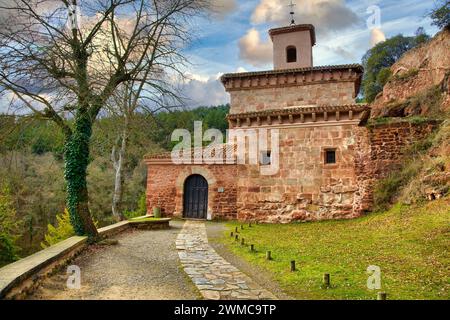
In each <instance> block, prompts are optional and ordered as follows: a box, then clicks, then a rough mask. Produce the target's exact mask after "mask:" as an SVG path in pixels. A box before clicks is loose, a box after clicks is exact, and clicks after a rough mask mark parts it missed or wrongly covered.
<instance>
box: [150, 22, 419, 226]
mask: <svg viewBox="0 0 450 320" xmlns="http://www.w3.org/2000/svg"><path fill="white" fill-rule="evenodd" d="M269 34H270V37H271V39H272V42H273V52H274V55H273V56H274V61H273V64H274V70H268V71H260V72H248V73H235V74H225V75H223V76H222V79H221V80H222V83H223V85H224V87H225V89H226V91H227V92H228V93H229V94H230V96H231V110H230V114H229V115H228V122H229V127H230V129H233V130H237V131H239V130H250V129H254V130H256V131H260V130H262V129H266V130H268V129H269V130H275V129H277V130H278V132H279V153H278V159H276V161H277V162H278V163H277V165H278V166H279V170H277V171H276V173H274V174H271V175H266V174H262V170H261V169H262V167H264V166H267V165H269V164H271V162H272V161H275V159H274V157H273V152H274V150H271V148H272V143H271V142H270V139H268V140H269V143H268V145H269V147H265V149H262V148H261V146H260V145H259V147H258V148H259V149H258V154H259V155H260V159H259V160H260V161H258V162H257V163H256V164H255V163H253V164H252V163H250V162H247V163H245V164H241V163H239V162H238V161H237V160H236V159H235V160H234V161H226V162H225V163H218V164H217V163H216V164H206V163H204V162H203V163H199V164H196V162H195V161H192V163H187V164H175V163H174V162H173V161H172V159H171V153H166V154H159V155H156V156H148V157H147V158H146V159H145V161H146V164H147V165H148V182H147V206H148V212H149V213H151V212H152V208H154V207H159V208H161V211H162V212H163V215H166V216H176V217H184V218H194V219H208V220H210V219H239V220H248V221H260V222H283V223H284V222H291V221H296V220H299V221H312V220H325V219H346V218H354V217H358V216H360V215H361V214H362V213H363V212H364V211H365V210H367V209H369V208H370V205H371V192H370V186H371V184H372V182H373V181H372V180H371V179H372V178H374V177H375V176H377V174H378V175H380V174H381V172H382V171H383V170H384V169H383V168H386V167H389V165H391V162H390V160H389V159H391V158H392V157H393V156H392V155H390V154H389V152H388V153H386V154H385V153H383V152H381V153H380V152H378V151H377V150H378V149H377V144H379V143H381V142H380V141H381V140H384V142H382V143H383V145H384V144H386V143H387V144H390V145H391V146H392V148H391V149H392V150H394V151H392V153H393V154H396V151H395V150H397V146H400V145H404V144H405V143H407V142H406V140H405V139H403V137H404V136H405V137H406V136H408V135H409V133H408V132H409V131H411V130H414V128H401V129H395V130H388V129H387V130H384V131H382V132H381V133H380V132H379V133H377V132H375V133H374V132H371V131H369V130H368V129H366V128H365V127H364V126H363V125H364V123H365V121H366V120H367V119H368V118H369V116H370V108H369V107H368V106H367V105H362V104H357V103H356V102H355V99H356V96H357V95H358V92H359V89H360V85H361V79H362V76H363V68H362V66H360V65H358V64H353V65H338V66H321V67H317V66H313V52H312V48H313V46H314V45H315V44H316V36H315V29H314V26H312V25H309V24H304V25H292V26H289V27H283V28H276V29H272V30H270V31H269ZM391 136H392V138H391ZM386 141H387V142H386ZM250 145H252V143H251V142H248V141H247V148H251V146H250ZM236 148H237V147H236V144H235V143H230V142H229V143H228V144H226V145H223V149H225V152H234V153H235V152H236ZM230 149H231V151H230ZM195 152H196V151H194V153H195ZM394 158H395V157H394Z"/></svg>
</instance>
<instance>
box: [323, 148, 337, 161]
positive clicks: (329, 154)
mask: <svg viewBox="0 0 450 320" xmlns="http://www.w3.org/2000/svg"><path fill="white" fill-rule="evenodd" d="M325 163H326V164H334V163H336V150H326V151H325Z"/></svg>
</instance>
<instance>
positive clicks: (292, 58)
mask: <svg viewBox="0 0 450 320" xmlns="http://www.w3.org/2000/svg"><path fill="white" fill-rule="evenodd" d="M286 56H287V62H288V63H292V62H297V48H296V47H287V49H286Z"/></svg>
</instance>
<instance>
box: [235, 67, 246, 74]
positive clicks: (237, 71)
mask: <svg viewBox="0 0 450 320" xmlns="http://www.w3.org/2000/svg"><path fill="white" fill-rule="evenodd" d="M243 72H248V71H247V69H245V68H244V67H239V68H237V69H236V73H243Z"/></svg>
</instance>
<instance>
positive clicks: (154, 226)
mask: <svg viewBox="0 0 450 320" xmlns="http://www.w3.org/2000/svg"><path fill="white" fill-rule="evenodd" d="M171 220H172V219H170V218H162V219H159V220H144V221H133V220H130V221H129V225H130V227H132V228H136V229H140V230H161V229H169V228H170V225H169V222H170V221H171Z"/></svg>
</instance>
